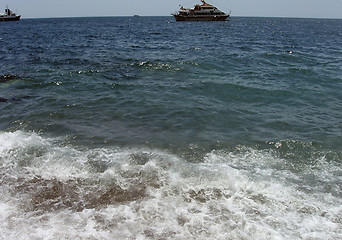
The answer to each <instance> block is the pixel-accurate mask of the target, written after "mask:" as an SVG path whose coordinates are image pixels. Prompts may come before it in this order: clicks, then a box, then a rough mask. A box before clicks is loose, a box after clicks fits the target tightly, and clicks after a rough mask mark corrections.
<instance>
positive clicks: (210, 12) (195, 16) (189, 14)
mask: <svg viewBox="0 0 342 240" xmlns="http://www.w3.org/2000/svg"><path fill="white" fill-rule="evenodd" d="M201 2H202V4H201V5H200V4H196V5H195V6H194V8H184V7H181V8H180V9H179V11H178V12H176V13H174V14H172V15H173V16H174V17H175V19H176V21H226V20H227V18H229V17H230V14H226V13H224V12H222V11H221V10H219V9H218V8H217V7H214V6H213V5H210V4H208V3H206V2H205V1H204V0H201Z"/></svg>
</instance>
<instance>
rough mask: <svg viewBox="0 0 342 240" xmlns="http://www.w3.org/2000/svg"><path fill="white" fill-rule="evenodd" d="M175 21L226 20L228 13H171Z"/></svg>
mask: <svg viewBox="0 0 342 240" xmlns="http://www.w3.org/2000/svg"><path fill="white" fill-rule="evenodd" d="M173 16H174V17H175V19H176V21H177V22H185V21H190V22H200V21H206V22H210V21H226V20H227V18H228V17H229V15H213V16H182V15H173Z"/></svg>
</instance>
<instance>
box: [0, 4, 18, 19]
mask: <svg viewBox="0 0 342 240" xmlns="http://www.w3.org/2000/svg"><path fill="white" fill-rule="evenodd" d="M20 17H21V15H17V14H15V13H14V12H12V10H11V9H9V8H8V7H6V9H5V13H0V22H8V21H19V20H20Z"/></svg>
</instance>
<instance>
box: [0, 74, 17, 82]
mask: <svg viewBox="0 0 342 240" xmlns="http://www.w3.org/2000/svg"><path fill="white" fill-rule="evenodd" d="M17 78H19V76H18V75H12V74H5V75H0V82H7V81H11V80H14V79H17Z"/></svg>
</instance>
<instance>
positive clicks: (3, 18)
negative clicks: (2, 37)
mask: <svg viewBox="0 0 342 240" xmlns="http://www.w3.org/2000/svg"><path fill="white" fill-rule="evenodd" d="M20 17H21V16H13V17H7V16H6V17H0V22H13V21H19V20H20Z"/></svg>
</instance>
